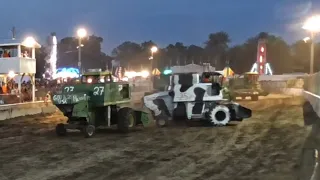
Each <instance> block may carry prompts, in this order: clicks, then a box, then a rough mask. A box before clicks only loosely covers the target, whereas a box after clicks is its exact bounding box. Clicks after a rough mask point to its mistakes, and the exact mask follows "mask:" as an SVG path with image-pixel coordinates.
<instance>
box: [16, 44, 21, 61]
mask: <svg viewBox="0 0 320 180" xmlns="http://www.w3.org/2000/svg"><path fill="white" fill-rule="evenodd" d="M17 51H18V55H17V57H19V58H20V57H21V45H18V50H17Z"/></svg>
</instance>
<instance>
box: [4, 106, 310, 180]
mask: <svg viewBox="0 0 320 180" xmlns="http://www.w3.org/2000/svg"><path fill="white" fill-rule="evenodd" d="M250 103H251V102H250ZM259 104H260V102H257V103H256V104H255V103H251V105H252V106H254V107H258V106H260V105H261V104H260V105H259ZM265 106H266V105H265ZM300 111H301V107H299V106H288V105H286V106H285V105H275V106H268V108H264V109H259V110H258V111H254V116H253V117H252V118H250V119H248V120H245V121H243V122H240V123H236V125H232V126H226V127H213V128H212V127H169V128H164V129H158V128H155V127H150V128H145V129H143V130H140V128H138V130H137V131H135V132H132V133H130V134H127V135H121V134H117V133H113V132H114V131H110V130H101V132H100V133H98V134H97V135H96V136H95V137H94V138H91V139H84V138H83V137H82V135H80V134H79V133H71V134H70V135H69V136H68V137H65V138H57V137H56V136H55V133H54V131H53V129H54V124H56V123H57V122H58V121H62V120H59V118H61V117H57V118H55V117H49V118H42V120H41V118H40V117H33V118H30V119H29V120H27V121H26V122H22V121H21V122H20V121H19V122H18V121H17V122H8V123H7V124H6V123H5V124H4V126H1V122H0V131H2V130H5V131H6V132H7V135H5V136H1V135H0V138H1V139H0V159H1V160H3V162H6V166H0V174H1V173H2V174H3V175H6V176H7V177H9V179H19V178H20V179H23V180H28V179H32V180H34V179H41V180H45V179H49V180H53V179H61V180H64V179H65V180H69V179H77V180H88V179H98V180H100V179H101V180H104V179H130V180H131V179H132V180H135V179H136V180H144V179H145V180H149V179H154V180H156V179H166V180H167V179H184V180H192V179H197V180H198V179H279V177H282V178H283V179H289V177H291V176H290V174H288V173H290V172H291V170H292V168H291V166H292V164H293V160H292V159H293V157H294V156H295V154H294V152H293V150H292V149H298V148H299V147H298V145H299V144H300V142H301V141H302V140H303V135H304V133H305V131H303V130H301V129H303V128H301V127H299V126H298V125H297V124H298V122H299V121H303V119H301V118H302V117H301V116H302V114H301V112H300ZM286 116H289V118H292V119H293V120H292V121H290V120H289V119H288V118H286ZM36 118H39V120H35V119H36ZM57 119H58V120H57ZM17 123H18V125H16V124H17ZM19 123H22V124H23V123H24V124H23V125H21V124H20V125H19ZM46 123H47V124H46ZM50 123H51V124H50ZM43 124H45V125H43ZM7 125H9V126H10V125H12V127H11V128H8V129H7ZM24 126H28V128H27V129H29V131H27V132H28V133H25V134H24V133H23V132H19V133H15V131H17V130H19V129H20V128H21V127H24ZM33 128H34V129H36V128H42V130H43V132H41V133H39V134H38V133H33ZM10 131H12V133H11V134H10ZM24 132H26V131H24ZM295 136H299V137H295ZM300 136H301V137H300ZM294 138H295V139H294ZM290 141H292V142H290ZM7 143H8V144H7ZM301 144H302V143H301ZM289 158H290V159H289ZM272 163H273V164H272ZM284 166H288V167H284ZM275 170H277V172H275ZM271 174H272V175H274V176H271ZM0 177H1V175H0ZM257 177H259V178H257ZM271 177H272V178H271Z"/></svg>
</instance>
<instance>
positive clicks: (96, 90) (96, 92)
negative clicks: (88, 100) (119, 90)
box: [93, 86, 104, 96]
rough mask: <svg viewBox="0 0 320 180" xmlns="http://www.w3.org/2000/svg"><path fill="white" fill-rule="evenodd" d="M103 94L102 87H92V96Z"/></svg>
mask: <svg viewBox="0 0 320 180" xmlns="http://www.w3.org/2000/svg"><path fill="white" fill-rule="evenodd" d="M103 93H104V87H103V86H100V87H94V88H93V95H94V96H101V95H102V94H103Z"/></svg>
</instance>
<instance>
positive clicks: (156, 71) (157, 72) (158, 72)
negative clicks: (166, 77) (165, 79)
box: [151, 68, 161, 76]
mask: <svg viewBox="0 0 320 180" xmlns="http://www.w3.org/2000/svg"><path fill="white" fill-rule="evenodd" d="M151 74H152V75H155V76H160V74H161V72H160V71H159V69H157V68H154V69H153V70H152V72H151Z"/></svg>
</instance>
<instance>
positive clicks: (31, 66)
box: [0, 37, 41, 101]
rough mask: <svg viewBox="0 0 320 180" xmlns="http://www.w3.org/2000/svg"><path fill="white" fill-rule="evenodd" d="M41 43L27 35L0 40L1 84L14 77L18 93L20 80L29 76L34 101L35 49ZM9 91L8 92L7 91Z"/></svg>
mask: <svg viewBox="0 0 320 180" xmlns="http://www.w3.org/2000/svg"><path fill="white" fill-rule="evenodd" d="M40 47H41V45H40V44H39V43H37V42H36V41H35V39H34V38H32V37H28V38H26V39H25V40H23V41H18V40H7V41H5V42H4V41H1V40H0V76H1V80H2V85H6V84H7V83H8V81H9V80H10V79H13V78H14V79H15V81H16V82H15V83H17V84H18V94H19V93H21V81H22V78H23V77H26V76H29V77H30V79H31V86H32V101H35V74H36V58H35V49H36V48H40ZM8 93H10V92H8Z"/></svg>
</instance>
